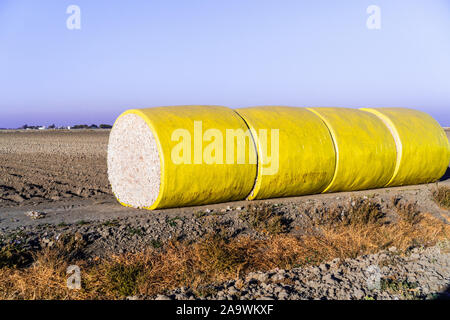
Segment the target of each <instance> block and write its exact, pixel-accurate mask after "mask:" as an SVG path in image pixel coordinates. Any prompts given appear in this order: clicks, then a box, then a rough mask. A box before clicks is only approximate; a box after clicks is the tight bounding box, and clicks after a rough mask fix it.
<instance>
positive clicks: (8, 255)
mask: <svg viewBox="0 0 450 320" xmlns="http://www.w3.org/2000/svg"><path fill="white" fill-rule="evenodd" d="M31 262H32V254H31V252H30V251H29V250H26V249H24V248H23V247H22V246H16V245H14V244H7V245H5V246H2V247H1V248H0V268H3V267H9V268H20V267H24V266H26V265H29V264H30V263H31Z"/></svg>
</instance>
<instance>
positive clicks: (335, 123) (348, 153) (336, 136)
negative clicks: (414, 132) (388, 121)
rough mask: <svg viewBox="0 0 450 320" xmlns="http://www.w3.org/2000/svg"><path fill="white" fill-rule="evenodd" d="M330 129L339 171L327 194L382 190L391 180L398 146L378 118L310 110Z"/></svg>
mask: <svg viewBox="0 0 450 320" xmlns="http://www.w3.org/2000/svg"><path fill="white" fill-rule="evenodd" d="M308 109H309V110H311V111H312V112H314V113H316V114H317V115H318V116H319V117H320V118H321V119H322V120H323V121H324V122H325V123H326V125H327V127H328V129H329V130H330V133H331V136H332V137H333V142H334V146H335V149H336V169H335V172H334V176H333V179H332V181H331V183H330V184H329V185H328V186H327V188H326V189H325V190H324V192H333V191H351V190H362V189H371V188H379V187H383V186H385V185H386V183H388V181H389V180H390V179H391V177H392V175H393V173H394V169H395V162H396V146H395V141H394V138H393V137H392V135H391V133H390V131H389V129H388V128H387V127H386V126H385V125H384V124H383V122H382V121H381V120H380V119H379V118H378V117H377V116H375V115H373V114H370V113H368V112H364V111H361V110H357V109H350V108H308Z"/></svg>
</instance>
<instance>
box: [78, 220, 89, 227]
mask: <svg viewBox="0 0 450 320" xmlns="http://www.w3.org/2000/svg"><path fill="white" fill-rule="evenodd" d="M75 224H76V225H77V226H84V225H87V224H89V221H86V220H79V221H77V222H76V223H75Z"/></svg>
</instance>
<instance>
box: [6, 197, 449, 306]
mask: <svg viewBox="0 0 450 320" xmlns="http://www.w3.org/2000/svg"><path fill="white" fill-rule="evenodd" d="M352 207H353V209H348V208H347V209H345V208H344V209H343V208H336V209H334V210H331V211H330V212H329V213H328V214H327V215H328V216H329V219H328V220H326V219H325V220H324V221H328V222H327V223H323V221H321V222H320V223H318V222H312V223H311V225H310V226H309V228H310V232H308V233H307V234H305V235H303V236H301V237H294V236H292V235H289V234H274V235H269V236H268V237H267V238H265V239H252V238H249V237H240V238H237V239H236V238H235V239H226V238H224V237H220V236H217V235H211V236H209V237H206V238H204V239H201V240H199V241H198V242H195V243H188V242H182V241H171V242H169V243H168V244H166V245H165V246H164V247H163V248H161V249H154V248H149V249H148V250H145V251H143V252H140V253H135V254H124V255H120V256H113V257H111V258H109V259H98V260H96V261H94V262H90V263H87V262H85V261H76V259H77V256H73V255H72V256H70V257H69V252H68V250H66V249H64V248H65V247H66V246H67V244H70V246H71V248H72V249H70V250H69V251H73V247H74V245H75V247H77V244H76V243H75V244H73V243H72V244H71V242H70V241H68V242H66V244H64V245H59V246H58V245H56V246H55V248H53V249H47V250H44V251H42V252H41V253H39V254H38V255H36V256H35V262H34V264H33V265H32V266H30V267H27V268H17V267H3V268H1V269H0V279H1V281H0V298H2V299H12V298H15V299H17V298H19V299H99V298H101V299H116V298H121V297H125V296H128V295H135V294H142V295H154V294H157V293H163V292H165V291H168V290H171V289H174V288H177V287H181V286H189V287H191V288H193V289H194V290H197V292H198V293H199V294H201V293H202V288H205V287H207V286H208V285H209V284H211V283H216V282H221V281H224V280H227V279H233V278H237V277H239V276H242V275H244V274H246V273H248V272H252V271H261V270H263V271H264V270H270V269H274V268H283V269H289V268H292V267H296V266H302V265H309V264H318V263H321V262H323V261H327V260H331V259H334V258H341V259H345V258H355V257H357V256H360V255H364V254H369V253H375V252H378V251H379V250H381V249H385V248H389V247H391V246H395V247H397V249H398V250H399V251H403V252H404V251H405V250H407V249H408V248H410V247H413V246H430V245H434V244H435V243H437V242H438V241H441V240H444V239H449V236H450V226H449V225H447V224H445V223H443V222H442V221H440V220H438V219H436V218H434V217H432V216H431V215H429V214H417V213H415V212H416V211H415V210H413V209H411V208H412V207H409V208H410V209H407V208H408V206H406V207H404V208H406V209H402V210H400V209H399V210H398V211H399V217H398V219H396V220H395V221H393V222H390V223H389V222H387V221H386V220H385V217H384V215H383V214H382V213H381V209H380V207H379V206H376V204H375V203H372V202H370V201H364V200H358V202H357V203H356V202H355V203H354V205H352ZM413 207H414V206H413ZM357 212H360V215H357V214H356V213H357ZM405 212H406V213H405ZM411 212H414V215H413V216H414V219H412V218H411V214H410V213H411ZM324 218H325V217H324ZM69 264H77V265H79V266H80V268H81V270H82V289H81V290H69V289H67V288H66V279H67V278H66V277H67V276H66V273H65V272H66V268H67V266H68V265H69Z"/></svg>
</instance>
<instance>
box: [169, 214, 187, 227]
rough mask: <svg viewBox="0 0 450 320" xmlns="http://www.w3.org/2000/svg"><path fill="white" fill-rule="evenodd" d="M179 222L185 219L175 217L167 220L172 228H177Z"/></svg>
mask: <svg viewBox="0 0 450 320" xmlns="http://www.w3.org/2000/svg"><path fill="white" fill-rule="evenodd" d="M177 220H180V221H183V218H181V217H178V216H177V217H174V218H168V219H167V220H166V222H167V224H168V225H169V226H171V227H176V226H177Z"/></svg>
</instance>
